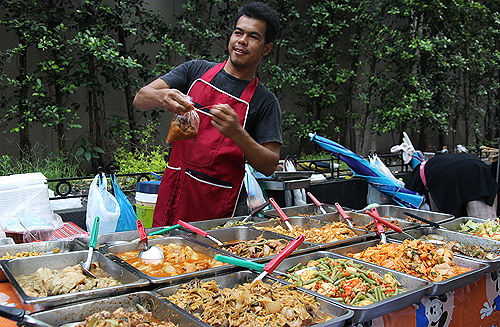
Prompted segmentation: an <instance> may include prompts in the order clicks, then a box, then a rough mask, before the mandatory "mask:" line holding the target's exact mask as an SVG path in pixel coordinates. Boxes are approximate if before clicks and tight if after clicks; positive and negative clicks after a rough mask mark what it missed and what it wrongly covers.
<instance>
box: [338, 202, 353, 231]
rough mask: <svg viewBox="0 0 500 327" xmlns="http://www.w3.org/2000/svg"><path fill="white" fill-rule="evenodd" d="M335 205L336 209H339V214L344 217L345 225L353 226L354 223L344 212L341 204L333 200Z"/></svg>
mask: <svg viewBox="0 0 500 327" xmlns="http://www.w3.org/2000/svg"><path fill="white" fill-rule="evenodd" d="M335 207H337V210H338V211H339V213H340V215H341V216H342V218H344V220H345V222H346V224H347V226H349V227H351V228H353V227H354V225H353V224H352V222H351V219H350V218H349V216H348V215H347V214H346V213H345V211H344V208H342V206H341V205H340V204H339V203H338V202H335Z"/></svg>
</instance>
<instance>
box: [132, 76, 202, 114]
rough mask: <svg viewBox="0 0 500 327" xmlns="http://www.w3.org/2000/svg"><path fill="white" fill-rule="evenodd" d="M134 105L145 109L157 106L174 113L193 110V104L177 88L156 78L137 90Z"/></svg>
mask: <svg viewBox="0 0 500 327" xmlns="http://www.w3.org/2000/svg"><path fill="white" fill-rule="evenodd" d="M134 106H136V107H137V108H139V109H140V110H143V111H147V110H151V109H154V108H158V107H162V106H163V107H164V108H165V110H167V111H168V112H171V113H174V114H182V113H184V112H186V111H189V110H193V109H194V106H193V103H191V102H190V101H189V100H188V97H187V96H186V95H185V94H184V93H182V92H181V91H179V90H176V89H171V88H170V87H169V86H168V84H167V83H165V81H163V80H162V79H160V78H158V79H156V80H154V81H153V82H151V83H149V84H148V85H146V86H144V87H143V88H141V89H140V90H139V92H137V94H136V95H135V98H134Z"/></svg>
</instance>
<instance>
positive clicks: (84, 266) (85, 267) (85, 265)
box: [80, 217, 101, 278]
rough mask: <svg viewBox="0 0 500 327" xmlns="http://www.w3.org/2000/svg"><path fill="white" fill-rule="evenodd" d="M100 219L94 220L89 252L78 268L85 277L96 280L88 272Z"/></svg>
mask: <svg viewBox="0 0 500 327" xmlns="http://www.w3.org/2000/svg"><path fill="white" fill-rule="evenodd" d="M100 220H101V218H99V217H95V218H94V225H93V226H92V233H91V234H90V241H89V252H88V254H87V260H86V261H85V262H80V266H81V267H82V270H83V273H84V274H85V275H87V276H90V277H94V278H97V276H96V275H94V274H93V273H91V272H90V264H91V263H92V256H93V254H94V249H95V248H96V245H97V235H98V234H99V222H100Z"/></svg>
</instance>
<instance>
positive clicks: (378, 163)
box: [366, 154, 405, 204]
mask: <svg viewBox="0 0 500 327" xmlns="http://www.w3.org/2000/svg"><path fill="white" fill-rule="evenodd" d="M369 159H370V163H371V164H372V165H374V166H375V167H376V168H378V170H379V171H380V172H381V173H382V174H384V175H385V176H387V177H389V178H390V179H392V180H394V181H395V182H396V183H397V184H398V185H399V186H401V187H404V186H405V183H404V182H403V181H402V180H399V179H397V178H396V176H394V174H393V173H392V172H391V171H390V169H389V168H387V166H386V165H385V164H384V163H383V162H382V160H380V158H379V157H378V156H377V155H376V154H374V155H373V156H370V158H369ZM366 202H367V203H368V204H371V203H378V204H390V203H392V199H391V198H390V197H388V196H387V195H385V194H384V193H382V192H380V191H379V190H377V189H376V188H375V187H373V186H371V185H370V184H368V191H367V194H366Z"/></svg>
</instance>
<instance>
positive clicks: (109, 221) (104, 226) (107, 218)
mask: <svg viewBox="0 0 500 327" xmlns="http://www.w3.org/2000/svg"><path fill="white" fill-rule="evenodd" d="M107 184H108V182H107V179H106V176H102V177H101V175H99V174H97V175H96V176H95V177H94V180H93V181H92V184H90V188H89V196H88V202H87V217H86V221H85V224H86V225H87V231H92V226H93V225H94V218H95V217H99V218H101V221H100V223H99V234H109V233H114V232H115V231H116V225H117V223H118V218H119V217H120V206H119V205H118V202H117V201H116V199H115V197H114V196H113V194H111V193H109V192H108V189H107Z"/></svg>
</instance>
